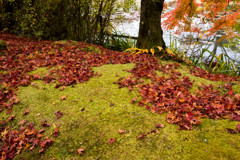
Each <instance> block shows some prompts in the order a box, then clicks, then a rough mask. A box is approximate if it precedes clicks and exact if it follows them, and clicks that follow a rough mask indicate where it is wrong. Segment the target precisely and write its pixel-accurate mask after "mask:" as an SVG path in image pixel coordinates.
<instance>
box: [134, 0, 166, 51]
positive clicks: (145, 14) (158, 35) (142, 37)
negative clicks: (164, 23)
mask: <svg viewBox="0 0 240 160" xmlns="http://www.w3.org/2000/svg"><path fill="white" fill-rule="evenodd" d="M163 3H164V0H141V17H140V29H139V35H138V40H137V47H138V48H142V49H145V48H147V49H150V48H155V47H156V46H161V47H163V48H164V49H165V48H166V45H165V42H164V40H163V31H162V27H161V14H162V10H163Z"/></svg>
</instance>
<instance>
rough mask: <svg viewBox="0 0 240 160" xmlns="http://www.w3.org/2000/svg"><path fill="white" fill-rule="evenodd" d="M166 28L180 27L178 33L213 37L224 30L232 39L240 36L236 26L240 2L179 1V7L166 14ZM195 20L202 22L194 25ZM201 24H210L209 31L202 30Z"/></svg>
mask: <svg viewBox="0 0 240 160" xmlns="http://www.w3.org/2000/svg"><path fill="white" fill-rule="evenodd" d="M163 17H166V20H165V23H164V24H165V26H167V28H168V29H173V28H175V27H178V31H177V32H182V31H193V32H198V33H203V32H204V31H206V32H207V33H208V35H213V34H215V33H216V32H217V31H219V30H223V31H224V32H225V34H226V37H227V38H229V39H231V38H234V37H236V36H238V34H237V33H236V31H237V30H236V28H235V26H236V25H238V23H239V19H240V5H239V0H178V1H177V7H176V8H175V9H174V10H172V11H171V12H169V13H166V14H165V15H164V16H163ZM194 18H198V19H199V20H200V21H199V22H198V23H197V24H196V22H195V24H194V22H193V20H194ZM199 23H201V24H206V23H208V24H209V26H210V27H209V28H208V30H204V28H201V27H202V26H201V25H199Z"/></svg>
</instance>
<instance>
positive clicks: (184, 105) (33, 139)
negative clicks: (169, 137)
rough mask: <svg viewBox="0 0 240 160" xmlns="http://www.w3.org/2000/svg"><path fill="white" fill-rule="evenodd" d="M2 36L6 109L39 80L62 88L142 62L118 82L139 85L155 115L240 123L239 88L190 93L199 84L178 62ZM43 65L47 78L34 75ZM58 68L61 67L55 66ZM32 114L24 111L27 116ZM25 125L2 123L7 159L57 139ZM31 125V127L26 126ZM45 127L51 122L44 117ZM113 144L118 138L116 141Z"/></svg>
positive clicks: (1, 148)
mask: <svg viewBox="0 0 240 160" xmlns="http://www.w3.org/2000/svg"><path fill="white" fill-rule="evenodd" d="M0 40H5V41H7V42H8V47H7V51H1V50H0V52H1V56H0V70H4V71H6V72H4V73H0V84H1V85H2V86H3V87H2V88H1V91H0V112H1V111H2V110H3V109H6V110H7V111H8V113H11V109H12V107H13V105H14V104H17V103H19V100H18V98H17V95H16V92H17V91H18V87H19V86H27V85H30V84H31V83H32V81H33V80H39V79H41V80H43V81H44V82H46V83H54V82H56V88H59V87H61V86H69V85H75V84H78V83H83V82H86V81H88V80H89V79H90V78H92V77H94V76H100V75H99V74H97V73H94V72H93V70H92V67H98V66H101V65H103V64H125V63H136V66H135V67H134V68H133V69H131V70H129V71H128V72H130V73H131V76H130V77H127V78H120V79H119V80H118V81H117V82H116V83H117V84H119V87H120V88H121V87H128V88H129V90H133V89H135V88H136V89H137V90H138V91H139V93H140V95H141V97H142V99H141V100H140V101H138V99H137V98H134V99H133V101H132V103H134V102H138V104H139V105H140V106H146V108H147V109H148V110H150V111H151V112H152V113H159V114H161V113H163V112H167V113H168V115H167V121H168V122H169V123H174V124H178V125H179V128H180V129H192V128H193V125H196V124H199V123H200V122H201V118H205V117H208V118H213V119H218V118H222V117H229V118H230V119H232V120H236V121H240V96H239V95H238V94H235V93H234V92H233V90H232V87H231V86H230V85H226V86H224V88H225V90H226V92H225V94H223V95H221V94H220V91H218V90H215V89H214V88H213V86H211V85H210V86H205V85H202V86H199V88H198V90H196V91H195V93H194V94H193V93H191V92H190V91H189V89H190V88H191V87H192V85H193V82H192V81H191V80H190V79H189V77H186V76H183V77H182V76H181V74H180V73H179V72H177V71H176V69H177V68H179V67H180V65H179V64H177V63H175V64H167V65H165V66H162V65H160V64H159V60H158V58H157V57H152V56H150V55H147V54H139V55H129V54H128V53H124V52H115V51H111V50H107V49H104V48H103V47H99V46H98V47H99V48H100V50H101V51H102V54H99V53H90V52H84V51H82V50H83V49H86V50H87V49H88V47H89V46H93V47H96V46H94V45H89V44H86V43H84V42H81V43H77V44H70V41H69V44H60V43H58V44H54V43H52V42H51V41H35V40H30V39H26V38H16V37H15V36H13V35H10V34H0ZM38 67H48V68H49V69H50V72H49V73H46V74H45V75H43V76H39V75H38V74H35V75H29V74H28V72H30V71H33V70H35V69H37V68H38ZM53 67H54V68H55V69H51V68H53ZM155 71H160V72H162V73H164V74H167V75H169V77H165V76H162V77H158V76H157V74H156V73H155ZM191 73H192V74H194V75H196V76H200V77H202V78H206V79H210V80H223V81H236V80H237V79H236V78H233V77H230V76H225V75H215V74H209V73H206V72H205V71H203V70H201V69H197V68H194V69H193V70H192V71H191ZM142 78H147V79H150V80H151V83H150V84H143V80H142ZM92 101H93V100H91V102H92ZM83 110H84V109H82V111H83ZM27 113H28V112H24V114H27ZM56 116H57V118H60V117H61V116H62V112H60V111H59V112H56ZM13 118H14V116H12V117H11V116H10V117H9V120H12V119H13ZM7 123H11V122H7ZM20 123H21V125H22V126H21V127H20V128H19V130H12V131H10V129H9V128H8V127H6V126H5V125H6V122H5V121H2V122H1V124H0V133H1V135H4V136H3V138H2V139H1V140H2V142H3V143H1V144H0V155H1V158H2V159H7V158H8V159H11V158H13V157H14V156H15V155H16V154H17V153H18V152H20V151H21V150H22V149H23V148H26V149H30V150H32V149H34V148H35V147H36V146H40V147H41V150H40V151H39V152H40V153H41V152H43V151H44V150H45V148H47V147H49V145H51V144H52V143H53V141H52V140H51V139H49V138H47V137H46V138H44V139H43V140H42V139H41V137H42V133H43V132H44V130H40V131H37V130H36V129H35V128H34V126H33V125H32V124H31V123H29V122H28V123H26V122H24V121H21V122H20ZM25 123H26V125H27V127H24V126H23V125H24V124H25ZM42 126H43V127H48V126H50V125H49V124H47V122H46V120H44V121H43V122H42ZM157 127H159V126H157ZM58 135H59V130H58V129H55V131H54V136H55V137H57V136H58ZM144 136H145V134H143V135H141V136H140V137H139V138H140V139H142V138H144ZM23 137H25V138H23ZM113 142H114V139H112V143H113ZM110 143H111V141H110ZM29 147H30V148H29Z"/></svg>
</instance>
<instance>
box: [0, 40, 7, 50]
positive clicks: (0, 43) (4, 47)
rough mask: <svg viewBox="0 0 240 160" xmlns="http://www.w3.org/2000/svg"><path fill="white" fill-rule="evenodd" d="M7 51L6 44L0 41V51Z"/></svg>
mask: <svg viewBox="0 0 240 160" xmlns="http://www.w3.org/2000/svg"><path fill="white" fill-rule="evenodd" d="M5 49H7V44H6V42H5V41H2V40H0V50H5Z"/></svg>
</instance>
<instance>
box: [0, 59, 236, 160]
mask: <svg viewBox="0 0 240 160" xmlns="http://www.w3.org/2000/svg"><path fill="white" fill-rule="evenodd" d="M161 63H164V64H166V63H172V62H167V61H161ZM133 67H134V64H121V65H103V66H101V67H96V68H94V71H95V72H98V73H99V74H102V76H100V77H94V78H91V79H90V81H88V82H85V83H81V84H77V85H74V86H68V87H66V89H64V90H63V91H61V90H60V89H56V88H55V87H54V85H50V84H44V83H43V82H42V81H34V82H33V83H35V84H38V86H39V88H37V87H36V86H34V85H30V86H27V87H20V89H19V92H18V97H19V99H20V103H19V104H17V105H15V106H14V107H13V109H12V113H14V114H16V118H15V120H14V121H11V122H10V123H11V126H12V127H13V129H14V127H15V128H16V129H17V128H18V127H19V125H18V123H19V122H20V121H21V120H23V119H24V120H27V121H30V122H34V123H35V124H36V126H37V128H38V127H39V128H40V126H41V122H42V120H43V119H46V120H47V123H50V124H51V126H50V127H49V128H46V132H45V133H44V135H45V136H49V137H51V138H52V139H54V143H53V145H51V146H50V147H49V148H48V149H46V151H45V152H44V154H39V148H37V149H35V150H33V151H28V150H25V151H24V150H23V151H22V152H21V154H20V155H17V156H16V157H15V159H52V158H54V159H72V160H73V159H84V160H88V159H126V160H132V159H144V160H145V159H149V160H155V159H156V160H159V159H164V160H165V159H171V160H172V159H174V160H175V159H199V160H200V159H208V160H209V159H211V160H214V159H216V160H219V159H236V160H237V159H240V134H239V133H238V134H230V133H228V131H227V129H226V128H232V129H235V127H236V124H237V123H238V122H235V121H231V120H229V119H222V120H212V119H204V120H203V122H202V123H200V124H199V125H198V126H195V127H194V129H193V130H190V131H189V130H188V131H187V130H178V127H177V125H172V124H168V123H167V122H166V114H162V115H159V114H154V113H152V112H149V111H148V110H146V109H145V107H139V106H138V105H137V104H131V103H130V102H131V100H132V99H133V98H135V97H139V94H138V92H137V91H132V92H130V91H129V90H128V89H127V88H121V89H119V87H118V85H117V84H114V82H115V81H117V80H118V79H119V77H124V76H125V77H127V76H129V75H130V73H128V72H127V71H125V70H126V69H131V68H133ZM33 72H34V73H39V74H41V72H47V69H45V68H39V69H37V70H35V71H33ZM179 72H181V73H182V74H183V75H186V76H189V77H190V79H191V80H195V82H194V86H193V88H192V90H194V89H196V87H197V85H198V84H201V83H204V84H214V85H215V86H218V85H222V84H224V82H220V81H219V82H213V81H209V80H206V79H202V78H199V77H195V76H192V75H190V74H189V69H188V68H187V67H186V66H183V68H182V69H179ZM116 75H119V77H118V76H116ZM233 89H234V91H235V92H237V93H240V86H239V85H235V86H233ZM63 95H66V97H67V98H66V100H61V99H60V97H62V96H63ZM25 110H30V113H29V114H28V115H23V112H24V111H25ZM57 111H61V112H63V116H62V117H61V118H59V119H56V115H55V114H54V113H55V112H57ZM8 117H9V114H7V113H6V110H5V111H3V112H2V113H1V114H0V119H2V120H7V119H8ZM156 123H158V124H163V125H164V127H163V128H160V129H158V132H154V133H152V134H148V135H147V136H146V137H145V138H143V139H139V136H140V135H142V134H143V133H146V132H150V131H151V130H153V129H156V128H155V124H156ZM59 124H61V127H60V130H59V132H60V135H59V136H58V137H57V138H54V137H53V136H52V132H53V131H54V129H55V128H56V127H57V126H58V125H59ZM119 129H121V130H126V131H125V132H124V133H123V134H120V133H118V130H119ZM110 139H114V140H115V141H114V142H112V143H111V142H110ZM79 148H84V149H85V151H84V154H83V155H79V154H77V149H79Z"/></svg>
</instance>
